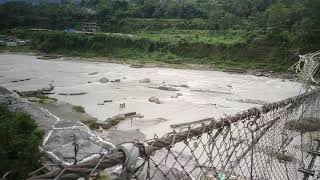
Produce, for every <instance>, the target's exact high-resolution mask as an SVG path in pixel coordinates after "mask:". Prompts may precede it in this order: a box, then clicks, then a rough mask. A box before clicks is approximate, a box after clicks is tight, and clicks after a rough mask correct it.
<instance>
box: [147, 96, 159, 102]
mask: <svg viewBox="0 0 320 180" xmlns="http://www.w3.org/2000/svg"><path fill="white" fill-rule="evenodd" d="M149 101H150V102H154V103H156V104H160V103H161V102H160V99H159V98H158V97H155V96H152V97H150V98H149Z"/></svg>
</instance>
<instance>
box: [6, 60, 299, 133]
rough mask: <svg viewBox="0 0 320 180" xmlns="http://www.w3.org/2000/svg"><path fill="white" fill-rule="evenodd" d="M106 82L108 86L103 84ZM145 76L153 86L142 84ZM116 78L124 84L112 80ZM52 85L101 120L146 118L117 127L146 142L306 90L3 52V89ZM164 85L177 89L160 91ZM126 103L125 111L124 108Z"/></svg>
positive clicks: (266, 81)
mask: <svg viewBox="0 0 320 180" xmlns="http://www.w3.org/2000/svg"><path fill="white" fill-rule="evenodd" d="M101 78H107V79H108V80H109V82H106V83H101V82H99V80H100V79H101ZM145 78H149V79H150V82H149V83H141V82H139V81H140V80H142V79H145ZM117 79H118V80H117ZM115 80H117V81H120V82H110V81H115ZM51 82H53V85H54V86H55V89H54V91H53V92H54V93H55V94H53V95H50V96H51V97H53V98H57V99H58V100H59V101H65V102H68V103H71V104H74V105H79V106H83V107H84V108H85V110H86V112H87V113H88V114H90V115H91V116H93V117H95V118H97V119H98V120H99V121H104V120H106V119H107V118H110V117H113V116H115V115H117V114H119V113H128V112H137V113H139V114H141V115H143V118H137V119H133V120H132V121H131V120H127V121H124V122H122V123H120V124H119V125H118V126H117V129H118V130H129V129H130V130H131V129H139V130H140V131H141V132H142V133H144V134H145V135H146V137H147V138H152V137H153V136H154V134H157V135H158V136H162V135H164V134H166V133H167V132H169V131H171V129H170V125H172V124H177V123H185V122H191V121H196V120H200V119H203V118H208V117H214V118H217V119H218V118H221V117H225V116H227V115H231V114H235V113H237V112H240V111H243V110H245V109H248V108H251V107H254V106H260V105H262V104H264V103H267V102H273V101H277V100H281V99H285V98H287V97H291V96H295V95H297V94H298V93H299V90H300V87H301V85H300V84H299V83H297V82H293V81H289V80H284V79H278V78H269V77H257V76H253V75H244V74H241V75H240V74H228V73H225V72H219V71H199V70H186V69H183V70H182V69H170V68H131V67H130V66H129V65H125V64H113V63H103V62H84V61H81V62H79V61H75V60H70V58H68V60H65V59H64V58H59V59H55V60H40V59H37V57H36V56H33V55H23V54H0V85H1V86H4V87H7V88H9V89H12V90H20V91H26V90H36V89H40V88H43V87H47V86H48V84H49V83H51ZM160 86H164V87H171V88H174V89H175V90H177V91H167V90H160V89H157V87H160ZM61 93H62V94H64V93H67V94H70V93H85V94H83V95H75V96H66V95H59V94H61ZM150 97H157V98H159V100H160V104H157V103H154V102H150V101H149V98H150ZM111 100H112V102H110V101H111ZM104 101H106V102H105V103H102V102H104ZM123 103H125V108H120V104H123ZM102 104H103V105H102Z"/></svg>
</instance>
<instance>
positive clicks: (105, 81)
mask: <svg viewBox="0 0 320 180" xmlns="http://www.w3.org/2000/svg"><path fill="white" fill-rule="evenodd" d="M99 82H100V83H107V82H109V79H108V78H105V77H104V78H101V79H99Z"/></svg>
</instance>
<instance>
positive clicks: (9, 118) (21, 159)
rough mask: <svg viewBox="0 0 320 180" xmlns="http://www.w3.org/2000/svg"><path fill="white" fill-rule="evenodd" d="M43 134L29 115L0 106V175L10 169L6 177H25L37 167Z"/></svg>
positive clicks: (40, 155)
mask: <svg viewBox="0 0 320 180" xmlns="http://www.w3.org/2000/svg"><path fill="white" fill-rule="evenodd" d="M43 134H44V133H43V131H41V130H39V129H38V126H37V124H36V122H35V120H33V119H32V118H31V117H30V115H28V114H26V113H19V112H10V111H9V110H8V109H7V108H6V107H3V106H0V177H1V176H2V175H3V174H5V173H7V172H9V171H11V172H10V174H9V175H8V179H25V178H26V177H27V175H28V173H30V172H32V171H34V170H36V169H37V168H39V167H40V166H41V157H42V154H41V152H40V149H39V146H40V145H41V143H42V137H43Z"/></svg>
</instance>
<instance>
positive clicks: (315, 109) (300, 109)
mask: <svg viewBox="0 0 320 180" xmlns="http://www.w3.org/2000/svg"><path fill="white" fill-rule="evenodd" d="M319 99H320V97H319V93H315V94H311V95H310V96H308V97H305V99H301V100H297V101H292V102H291V103H288V104H281V103H282V102H281V103H278V104H277V103H275V104H272V105H270V106H269V107H268V106H265V107H264V108H270V109H269V110H268V111H267V109H251V110H249V111H247V112H245V113H242V114H239V115H236V116H237V118H234V117H236V116H231V117H227V118H224V119H223V120H222V121H209V122H203V123H201V124H192V125H189V126H187V127H184V128H183V129H180V130H179V131H180V133H181V132H187V133H184V134H186V135H185V138H184V139H183V140H181V139H179V141H180V142H177V141H175V138H176V137H175V134H179V133H172V134H171V138H169V139H171V140H172V141H171V144H170V145H169V146H167V147H165V148H163V149H161V150H158V151H157V152H156V153H155V155H154V156H152V157H151V158H150V160H149V161H151V162H152V163H153V164H155V165H154V167H155V168H156V170H153V171H152V173H150V176H149V177H148V179H153V178H154V177H157V178H158V177H159V176H163V177H168V178H169V179H170V177H173V175H174V177H175V178H176V179H204V180H206V179H302V178H303V174H302V173H301V172H299V171H298V169H299V168H306V167H307V166H308V165H309V163H310V161H311V159H312V155H311V154H309V153H308V151H312V150H314V148H315V147H316V146H317V141H316V140H317V139H318V133H317V130H319V125H320V121H319V118H320V116H319V107H320V100H319ZM235 119H237V120H236V121H233V120H235ZM221 123H222V124H223V125H221ZM194 129H199V130H202V131H203V132H202V133H201V134H199V135H194V134H193V133H192V130H194ZM191 136H192V137H191ZM165 140H167V139H166V138H165ZM158 141H164V138H160V139H158V138H155V140H154V141H153V143H154V144H156V143H157V142H158ZM164 165H165V166H164ZM177 172H179V173H177Z"/></svg>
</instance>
